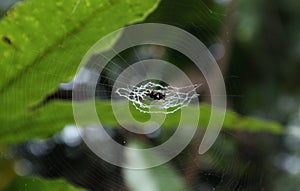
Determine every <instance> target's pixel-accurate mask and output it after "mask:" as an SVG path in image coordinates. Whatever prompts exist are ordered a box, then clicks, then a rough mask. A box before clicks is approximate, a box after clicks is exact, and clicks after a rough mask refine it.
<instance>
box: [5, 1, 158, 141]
mask: <svg viewBox="0 0 300 191" xmlns="http://www.w3.org/2000/svg"><path fill="white" fill-rule="evenodd" d="M157 2H158V0H147V1H144V0H126V1H124V0H102V1H98V0H85V1H80V0H55V1H52V0H43V1H38V0H28V1H25V2H22V3H19V4H18V5H17V6H15V7H14V8H13V9H11V10H10V11H9V12H8V13H7V14H6V16H5V17H4V18H3V19H2V20H1V21H0V58H1V60H0V105H1V109H0V123H1V130H0V134H1V136H6V135H7V132H10V133H18V132H20V134H23V133H21V132H22V131H23V130H25V129H26V128H30V126H31V120H32V119H31V118H32V117H33V118H37V120H38V121H40V120H43V119H46V118H47V117H50V118H52V119H55V116H58V117H59V119H61V117H60V116H59V115H60V114H61V112H59V113H50V112H47V114H46V116H40V115H33V114H32V112H31V111H30V108H31V107H32V106H33V105H35V104H37V103H39V102H40V101H41V100H43V99H44V98H45V97H46V96H47V95H49V94H51V93H52V92H54V91H55V90H56V89H57V87H58V85H59V84H60V83H61V82H68V81H69V80H71V79H72V77H73V76H74V75H75V72H76V69H77V67H78V65H79V63H80V61H81V59H82V57H83V56H84V55H85V53H86V52H87V50H88V49H89V48H90V47H91V46H92V45H93V44H94V43H95V42H96V41H98V40H99V39H100V38H102V37H103V36H104V35H107V34H108V33H110V32H112V31H115V30H117V29H119V28H121V27H123V26H125V25H127V24H130V23H133V22H137V21H141V20H143V19H144V18H145V17H146V16H147V15H148V13H149V12H150V11H151V10H153V9H154V8H155V7H156V5H157ZM38 113H39V112H38ZM38 113H34V114H38ZM63 115H64V114H63ZM64 122H66V120H63V121H60V127H57V126H54V127H52V128H53V129H55V130H57V129H59V128H62V124H64ZM21 124H22V125H24V124H25V126H22V125H21ZM20 128H25V129H23V130H22V129H20ZM44 128H45V127H43V126H40V127H39V128H38V129H37V130H36V131H35V132H36V133H37V134H35V133H33V134H32V135H31V136H28V137H27V135H25V134H24V136H26V138H27V139H29V138H31V137H34V136H36V135H39V133H38V132H39V131H44V130H45V129H44ZM25 131H26V130H25ZM50 132H51V133H53V132H54V131H53V130H50ZM28 135H30V133H28ZM24 138H25V137H24Z"/></svg>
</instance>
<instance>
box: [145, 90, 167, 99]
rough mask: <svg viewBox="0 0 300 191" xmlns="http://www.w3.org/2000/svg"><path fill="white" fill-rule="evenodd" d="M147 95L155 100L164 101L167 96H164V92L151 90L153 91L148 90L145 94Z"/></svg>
mask: <svg viewBox="0 0 300 191" xmlns="http://www.w3.org/2000/svg"><path fill="white" fill-rule="evenodd" d="M145 95H146V96H149V97H150V98H152V99H153V100H162V99H165V97H166V94H164V93H162V92H158V91H154V90H151V91H149V90H148V91H147V92H146V93H145Z"/></svg>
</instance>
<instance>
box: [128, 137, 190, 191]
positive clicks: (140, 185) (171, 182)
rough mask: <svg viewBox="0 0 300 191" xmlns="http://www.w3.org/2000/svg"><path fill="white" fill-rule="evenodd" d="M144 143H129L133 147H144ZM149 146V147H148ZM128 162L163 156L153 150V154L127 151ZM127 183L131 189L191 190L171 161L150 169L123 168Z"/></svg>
mask: <svg viewBox="0 0 300 191" xmlns="http://www.w3.org/2000/svg"><path fill="white" fill-rule="evenodd" d="M142 145H143V143H141V142H138V141H132V142H131V143H129V144H128V146H129V147H131V148H139V149H142V148H147V146H145V147H142ZM148 148H149V147H148ZM125 156H126V161H128V163H138V164H144V163H147V161H148V160H149V159H150V158H151V161H153V160H155V159H158V158H159V157H162V156H160V155H159V153H154V152H152V153H151V155H149V156H146V155H137V154H136V153H135V152H130V151H127V153H125ZM123 172H124V178H125V181H126V183H127V184H126V185H127V186H128V187H129V190H132V191H140V190H157V191H160V190H162V191H177V190H178V191H185V190H189V189H188V188H187V186H186V184H185V182H184V179H183V177H181V176H180V174H179V173H178V172H177V171H176V170H175V168H174V167H173V166H172V165H171V164H170V163H165V164H163V165H160V166H157V167H153V168H149V169H127V168H124V169H123Z"/></svg>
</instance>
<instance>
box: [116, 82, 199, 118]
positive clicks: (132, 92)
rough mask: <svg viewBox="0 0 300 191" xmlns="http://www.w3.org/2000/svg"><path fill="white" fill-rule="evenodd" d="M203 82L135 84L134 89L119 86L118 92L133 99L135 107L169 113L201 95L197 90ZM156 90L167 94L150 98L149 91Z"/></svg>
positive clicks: (153, 111)
mask: <svg viewBox="0 0 300 191" xmlns="http://www.w3.org/2000/svg"><path fill="white" fill-rule="evenodd" d="M200 86H201V84H194V85H189V86H185V87H174V86H163V85H161V84H157V83H154V82H148V83H146V84H144V85H140V86H133V88H132V89H130V88H129V87H127V88H118V89H117V90H116V93H117V94H119V96H122V97H125V98H126V99H128V100H129V101H131V102H132V103H133V105H134V107H135V108H136V109H137V110H139V111H140V112H143V113H162V114H169V113H174V112H175V111H177V110H179V109H181V108H182V107H185V106H187V105H189V103H190V102H191V100H192V99H193V98H196V97H198V96H199V94H197V93H196V92H195V90H196V89H197V88H198V87H200ZM152 91H155V92H157V93H161V94H162V95H164V96H165V98H164V99H160V100H152V101H151V100H149V97H148V94H147V93H148V92H152Z"/></svg>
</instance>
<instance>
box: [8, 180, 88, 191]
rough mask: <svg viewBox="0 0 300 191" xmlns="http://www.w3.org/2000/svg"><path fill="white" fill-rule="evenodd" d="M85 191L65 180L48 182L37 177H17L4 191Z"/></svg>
mask: <svg viewBox="0 0 300 191" xmlns="http://www.w3.org/2000/svg"><path fill="white" fill-rule="evenodd" d="M18 190H22V191H33V190H34V191H62V190H63V191H84V190H85V189H81V188H76V187H74V186H71V185H70V184H69V183H68V182H66V181H64V180H46V179H42V178H37V177H17V178H15V179H14V180H13V181H12V183H10V184H9V185H8V186H7V187H6V188H4V189H3V191H18Z"/></svg>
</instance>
